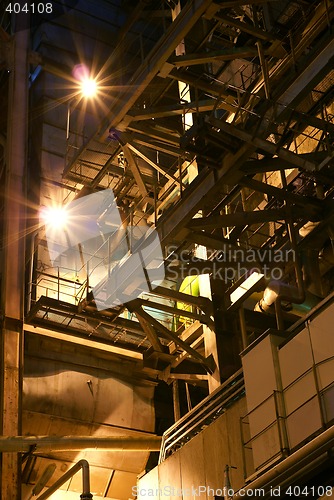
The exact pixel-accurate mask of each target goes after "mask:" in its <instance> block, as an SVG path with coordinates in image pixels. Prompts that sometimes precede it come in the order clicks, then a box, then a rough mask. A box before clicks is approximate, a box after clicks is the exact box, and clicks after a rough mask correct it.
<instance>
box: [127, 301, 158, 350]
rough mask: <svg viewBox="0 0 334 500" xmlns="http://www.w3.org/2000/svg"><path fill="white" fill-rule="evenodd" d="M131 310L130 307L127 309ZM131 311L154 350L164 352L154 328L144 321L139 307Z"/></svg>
mask: <svg viewBox="0 0 334 500" xmlns="http://www.w3.org/2000/svg"><path fill="white" fill-rule="evenodd" d="M129 310H130V311H131V308H130V309H129ZM133 312H134V313H135V315H136V318H137V319H138V321H139V323H140V326H141V327H142V329H143V330H144V332H145V333H146V335H147V338H148V340H149V341H150V342H151V344H152V347H153V348H154V350H155V351H158V352H165V351H164V348H163V346H162V344H161V342H160V340H159V337H158V335H157V333H156V331H155V329H154V328H153V327H152V326H151V324H150V323H149V322H148V321H146V319H145V318H143V317H142V316H141V314H140V312H141V309H140V307H138V308H137V309H133Z"/></svg>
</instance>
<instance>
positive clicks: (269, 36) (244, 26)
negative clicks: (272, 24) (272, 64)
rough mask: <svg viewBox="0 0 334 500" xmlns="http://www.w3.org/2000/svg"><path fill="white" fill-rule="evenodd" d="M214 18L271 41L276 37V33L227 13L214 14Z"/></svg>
mask: <svg viewBox="0 0 334 500" xmlns="http://www.w3.org/2000/svg"><path fill="white" fill-rule="evenodd" d="M251 3H252V2H251ZM223 7H224V4H223ZM214 18H215V19H219V21H223V22H224V24H228V25H229V26H233V27H234V28H238V29H239V30H240V31H243V32H244V33H249V34H250V35H252V36H254V37H255V38H259V39H262V40H269V41H272V40H275V39H276V35H274V34H273V33H269V31H264V30H262V29H260V28H257V27H256V26H252V25H251V24H247V23H245V22H242V21H239V20H238V19H234V18H233V17H230V16H227V15H226V14H221V13H217V14H215V15H214Z"/></svg>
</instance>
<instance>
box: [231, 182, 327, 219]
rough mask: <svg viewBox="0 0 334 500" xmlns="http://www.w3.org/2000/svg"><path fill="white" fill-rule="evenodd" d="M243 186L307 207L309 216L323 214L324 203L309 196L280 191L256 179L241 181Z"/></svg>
mask: <svg viewBox="0 0 334 500" xmlns="http://www.w3.org/2000/svg"><path fill="white" fill-rule="evenodd" d="M239 184H240V185H241V186H246V187H248V188H250V189H254V191H258V192H259V193H264V194H268V195H270V196H273V197H274V198H277V199H278V200H281V201H285V200H287V201H289V202H290V203H292V204H295V205H298V206H300V207H301V208H305V206H307V207H308V209H309V212H308V213H309V214H313V215H318V216H319V215H321V212H322V208H323V207H322V203H321V200H317V199H315V198H309V197H308V196H300V195H298V194H294V193H290V192H288V191H286V190H285V189H280V188H277V187H275V186H272V185H271V184H266V183H264V182H260V181H256V180H255V179H249V178H247V177H245V178H243V179H242V180H240V181H239Z"/></svg>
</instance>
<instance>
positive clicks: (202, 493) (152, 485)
mask: <svg viewBox="0 0 334 500" xmlns="http://www.w3.org/2000/svg"><path fill="white" fill-rule="evenodd" d="M246 412H247V409H246V401H245V398H242V399H240V400H238V401H237V402H235V403H234V404H233V405H232V406H230V407H229V408H228V409H227V411H226V412H225V413H224V414H223V415H221V416H220V417H219V418H218V419H217V420H216V421H214V422H213V423H212V424H211V425H209V426H208V427H206V428H205V429H204V430H203V431H202V432H200V433H199V434H198V435H197V436H195V437H193V438H192V439H191V440H190V441H189V442H188V443H187V444H186V445H184V446H183V447H182V448H181V449H180V450H179V451H176V452H175V453H174V454H173V455H171V456H170V457H168V458H167V459H166V460H165V461H164V462H162V463H161V464H160V465H158V466H157V467H156V468H154V469H153V470H151V471H150V472H149V473H148V474H146V475H145V476H143V477H142V478H141V479H140V480H139V481H138V485H137V493H138V500H144V499H145V498H147V497H149V498H150V499H152V500H163V499H164V498H166V499H167V498H171V499H173V500H181V499H183V498H185V499H186V498H199V499H201V500H211V499H213V498H214V495H215V494H218V495H219V493H220V492H219V490H222V489H223V488H224V486H225V485H226V483H225V479H224V469H225V466H226V465H229V466H233V467H236V468H235V469H234V468H233V469H231V470H230V482H231V487H232V488H233V489H234V490H237V489H238V488H240V487H241V486H242V485H243V484H244V466H243V445H242V440H241V434H240V418H241V417H242V416H243V415H244V414H245V413H246ZM200 487H201V489H199V488H200ZM195 490H196V491H195Z"/></svg>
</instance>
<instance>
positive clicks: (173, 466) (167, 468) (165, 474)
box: [158, 453, 182, 500]
mask: <svg viewBox="0 0 334 500" xmlns="http://www.w3.org/2000/svg"><path fill="white" fill-rule="evenodd" d="M158 473H159V486H160V489H161V497H164V498H166V499H171V500H182V492H181V488H182V481H181V464H180V454H179V453H174V454H173V455H171V456H170V457H169V458H167V460H165V461H164V462H162V463H161V464H160V465H159V472H158Z"/></svg>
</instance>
